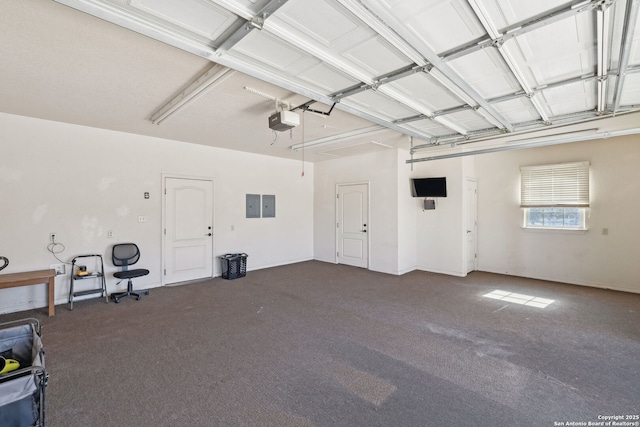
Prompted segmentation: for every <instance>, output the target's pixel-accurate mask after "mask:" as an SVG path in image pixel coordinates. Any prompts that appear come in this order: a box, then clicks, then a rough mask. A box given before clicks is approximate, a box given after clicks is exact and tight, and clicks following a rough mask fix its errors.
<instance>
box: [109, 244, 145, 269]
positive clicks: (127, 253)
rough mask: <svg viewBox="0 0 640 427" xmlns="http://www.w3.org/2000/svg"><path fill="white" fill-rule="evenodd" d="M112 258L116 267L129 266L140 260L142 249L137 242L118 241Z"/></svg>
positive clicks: (114, 246)
mask: <svg viewBox="0 0 640 427" xmlns="http://www.w3.org/2000/svg"><path fill="white" fill-rule="evenodd" d="M111 259H112V260H113V265H115V266H116V267H127V266H128V265H132V264H135V263H136V262H138V260H139V259H140V249H138V245H136V244H135V243H118V244H117V245H113V252H112V253H111Z"/></svg>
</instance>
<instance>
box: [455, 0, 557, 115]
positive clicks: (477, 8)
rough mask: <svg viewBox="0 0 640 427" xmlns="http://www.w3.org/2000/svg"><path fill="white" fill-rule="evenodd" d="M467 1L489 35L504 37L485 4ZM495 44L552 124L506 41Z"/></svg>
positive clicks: (538, 108) (535, 105)
mask: <svg viewBox="0 0 640 427" xmlns="http://www.w3.org/2000/svg"><path fill="white" fill-rule="evenodd" d="M467 1H468V2H469V5H470V6H471V9H473V12H474V13H475V14H476V16H477V17H478V20H479V21H480V23H481V24H482V26H483V27H484V30H485V31H486V32H487V34H488V35H489V37H490V38H491V39H492V40H494V41H495V40H497V39H499V38H500V37H502V36H503V34H501V33H500V32H499V31H498V30H497V29H496V28H495V26H494V25H493V22H491V19H490V17H489V14H488V13H487V11H486V10H485V9H484V6H482V4H480V3H479V2H478V1H477V0H467ZM493 45H494V46H495V47H496V49H497V50H498V53H499V54H500V56H501V57H502V59H503V61H504V62H505V64H507V67H508V68H509V70H510V71H511V74H513V76H514V77H515V78H516V80H517V81H518V83H519V84H520V87H521V88H522V90H523V91H524V92H525V94H526V96H527V98H529V101H530V102H531V104H532V105H533V107H534V108H535V109H536V111H537V112H538V115H539V116H540V118H541V119H542V121H543V122H545V123H549V124H550V122H549V116H548V114H547V113H546V111H545V110H544V108H543V107H542V104H541V103H540V102H538V100H537V99H536V98H535V95H536V94H535V93H534V92H533V90H532V89H531V87H530V86H529V83H528V82H527V79H526V78H525V76H524V74H523V73H522V71H521V70H520V68H519V67H518V66H517V65H516V61H515V60H514V59H513V56H512V55H511V53H510V52H509V50H508V49H507V48H506V47H505V46H504V41H501V42H495V43H494V44H493Z"/></svg>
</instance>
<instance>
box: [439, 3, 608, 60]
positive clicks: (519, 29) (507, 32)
mask: <svg viewBox="0 0 640 427" xmlns="http://www.w3.org/2000/svg"><path fill="white" fill-rule="evenodd" d="M602 1H603V0H589V1H584V0H574V1H572V2H571V3H570V4H569V5H563V6H560V7H558V8H556V9H554V10H553V11H551V12H548V13H545V14H543V15H538V16H535V17H533V18H530V19H528V20H526V21H522V22H519V23H517V24H514V25H511V26H509V27H507V28H503V29H501V30H500V31H499V32H500V34H501V35H500V36H499V37H497V38H492V37H488V38H482V39H480V40H474V41H473V42H471V43H469V44H467V45H465V46H462V47H459V48H456V49H453V50H450V51H447V52H444V53H443V54H442V55H441V58H442V59H443V60H444V61H451V60H454V59H457V58H460V57H462V56H465V55H469V54H470V53H473V52H477V51H479V50H482V49H485V48H487V47H491V46H494V45H496V44H500V45H502V44H504V43H505V42H506V41H507V40H511V39H512V38H515V37H518V36H521V35H523V34H526V33H529V32H531V31H534V30H537V29H539V28H542V27H544V26H547V25H549V24H552V23H554V22H558V21H561V20H563V19H567V18H570V17H572V16H575V15H577V14H579V13H582V12H587V11H591V10H593V9H595V8H597V7H599V6H600V4H601V3H602ZM613 1H615V0H613Z"/></svg>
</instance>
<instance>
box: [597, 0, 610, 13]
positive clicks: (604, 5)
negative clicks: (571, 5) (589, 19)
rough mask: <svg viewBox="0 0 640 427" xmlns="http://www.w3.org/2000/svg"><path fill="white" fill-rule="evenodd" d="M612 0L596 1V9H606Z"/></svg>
mask: <svg viewBox="0 0 640 427" xmlns="http://www.w3.org/2000/svg"><path fill="white" fill-rule="evenodd" d="M613 1H614V0H601V1H599V2H598V6H597V7H596V9H598V10H602V11H604V10H605V9H608V8H609V7H610V6H613Z"/></svg>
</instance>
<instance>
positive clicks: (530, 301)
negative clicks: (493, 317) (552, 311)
mask: <svg viewBox="0 0 640 427" xmlns="http://www.w3.org/2000/svg"><path fill="white" fill-rule="evenodd" d="M483 297H485V298H491V299H497V300H500V301H507V302H513V303H516V304H521V305H528V306H530V307H537V308H546V307H547V306H548V305H549V304H551V303H553V302H554V301H555V300H552V299H547V298H540V297H535V296H532V295H524V294H517V293H515V292H508V291H501V290H499V289H496V290H495V291H493V292H489V293H488V294H485V295H483Z"/></svg>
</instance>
